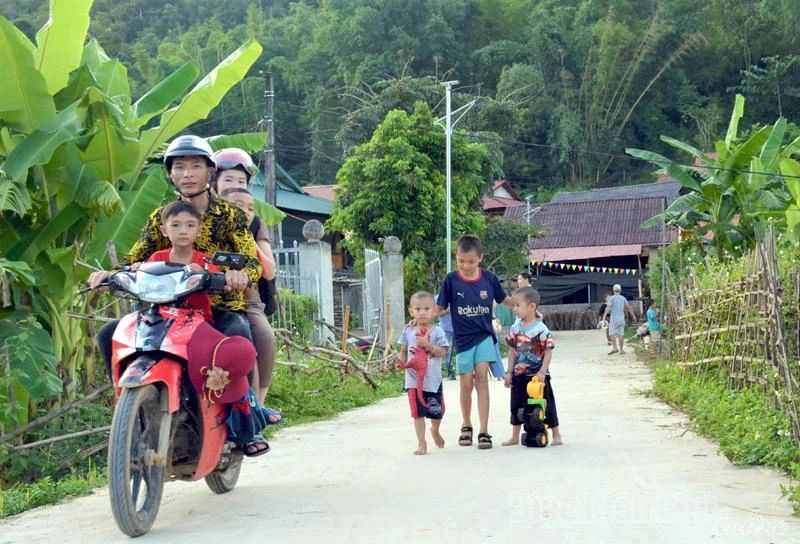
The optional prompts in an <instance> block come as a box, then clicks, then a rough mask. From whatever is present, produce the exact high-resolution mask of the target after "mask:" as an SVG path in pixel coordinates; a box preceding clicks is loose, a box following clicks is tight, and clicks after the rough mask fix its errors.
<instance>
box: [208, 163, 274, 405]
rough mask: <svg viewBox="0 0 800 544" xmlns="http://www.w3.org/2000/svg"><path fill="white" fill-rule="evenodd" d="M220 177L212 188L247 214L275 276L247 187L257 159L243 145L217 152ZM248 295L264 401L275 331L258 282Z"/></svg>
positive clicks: (267, 270) (257, 382)
mask: <svg viewBox="0 0 800 544" xmlns="http://www.w3.org/2000/svg"><path fill="white" fill-rule="evenodd" d="M215 158H216V160H217V178H216V180H215V181H214V183H212V188H213V189H215V190H216V191H217V194H218V195H220V197H222V198H224V199H226V200H229V201H231V202H233V203H234V204H236V205H237V206H239V208H241V209H242V211H244V212H245V215H246V216H247V222H248V225H249V230H250V233H251V234H252V235H253V239H254V240H255V242H256V247H257V248H258V250H259V252H260V255H261V256H262V259H261V264H262V267H263V268H262V278H263V279H264V280H267V281H269V280H272V279H274V278H275V275H276V274H277V267H276V263H275V257H274V256H273V254H272V248H271V247H270V243H269V237H268V236H267V229H266V225H265V224H264V222H263V221H262V220H261V218H260V217H258V216H257V215H255V213H254V210H253V197H252V195H250V193H249V192H248V190H247V186H248V184H249V182H250V178H251V177H252V176H254V175H255V174H257V173H258V168H256V165H255V164H254V163H253V159H252V158H251V157H250V155H249V154H248V153H247V152H246V151H244V150H243V149H238V148H227V149H220V150H219V151H217V152H216V154H215ZM245 297H246V299H247V319H248V321H250V327H251V328H252V331H253V343H254V344H255V346H256V351H257V352H258V364H257V367H256V372H255V375H254V377H253V384H252V387H253V389H254V390H255V391H256V398H258V400H259V402H261V403H262V405H263V404H264V402H265V400H266V396H267V392H268V391H269V386H270V383H271V382H272V372H273V370H274V368H275V352H276V349H275V332H274V331H273V330H272V326H271V325H270V324H269V321H268V320H267V316H266V315H265V313H264V308H265V302H266V301H262V300H261V296H260V295H259V291H258V289H256V287H255V286H253V287H251V288H249V289H247V290H246V291H245Z"/></svg>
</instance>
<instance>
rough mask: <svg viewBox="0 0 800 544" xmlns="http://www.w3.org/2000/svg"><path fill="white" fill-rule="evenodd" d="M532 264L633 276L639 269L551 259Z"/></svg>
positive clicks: (558, 268)
mask: <svg viewBox="0 0 800 544" xmlns="http://www.w3.org/2000/svg"><path fill="white" fill-rule="evenodd" d="M531 264H532V265H533V266H540V265H541V266H542V267H544V268H553V269H556V270H570V271H573V272H576V271H577V272H600V273H602V274H622V275H625V274H627V275H630V276H635V275H636V273H637V272H638V271H639V269H638V268H617V267H612V266H594V265H591V266H590V265H588V264H571V263H554V262H553V261H541V262H539V261H531Z"/></svg>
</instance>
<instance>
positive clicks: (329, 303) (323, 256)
mask: <svg viewBox="0 0 800 544" xmlns="http://www.w3.org/2000/svg"><path fill="white" fill-rule="evenodd" d="M324 234H325V229H324V228H323V226H322V223H320V222H319V221H317V220H316V219H312V220H311V221H308V222H307V223H306V224H305V225H303V236H304V237H305V239H306V241H305V242H303V243H301V244H300V246H299V248H298V250H299V257H300V292H301V293H302V294H304V295H311V296H314V297H316V298H317V305H318V307H319V318H320V319H324V320H325V322H326V323H329V324H331V325H333V324H334V321H333V262H332V261H331V245H330V244H329V243H328V242H324V241H323V240H322V236H323V235H324ZM314 336H315V338H314V340H315V341H317V342H321V341H325V340H334V336H333V333H332V332H331V331H330V329H328V328H327V327H323V326H322V325H320V326H317V327H316V333H315V335H314Z"/></svg>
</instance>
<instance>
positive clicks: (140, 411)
mask: <svg viewBox="0 0 800 544" xmlns="http://www.w3.org/2000/svg"><path fill="white" fill-rule="evenodd" d="M159 400H160V392H159V389H158V388H157V387H156V386H155V385H146V386H144V387H139V388H135V389H123V390H122V395H120V398H119V402H118V403H117V406H116V408H115V410H114V418H113V420H112V422H111V436H110V438H109V442H108V487H109V491H110V493H109V494H110V497H111V511H112V512H113V514H114V521H116V522H117V526H118V527H119V528H120V530H121V531H122V532H123V533H125V534H126V535H128V536H131V537H136V536H141V535H143V534H145V533H146V532H148V531H149V530H150V528H151V527H152V526H153V522H154V521H155V519H156V515H157V514H158V508H159V506H160V505H161V495H162V493H163V491H164V468H162V467H161V466H158V465H159V463H158V462H157V461H158V459H157V457H158V456H157V455H156V452H157V451H158V435H159V430H160V427H161V411H160V408H159V405H160V402H159Z"/></svg>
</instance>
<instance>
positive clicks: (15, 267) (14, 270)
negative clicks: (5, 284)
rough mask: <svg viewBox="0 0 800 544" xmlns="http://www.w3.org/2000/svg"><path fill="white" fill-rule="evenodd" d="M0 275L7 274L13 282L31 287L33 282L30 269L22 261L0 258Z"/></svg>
mask: <svg viewBox="0 0 800 544" xmlns="http://www.w3.org/2000/svg"><path fill="white" fill-rule="evenodd" d="M0 274H8V275H10V276H11V279H12V280H13V281H17V282H20V283H24V284H26V285H33V282H34V278H33V275H32V271H31V267H30V266H28V263H26V262H23V261H9V260H8V259H5V258H0Z"/></svg>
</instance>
